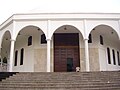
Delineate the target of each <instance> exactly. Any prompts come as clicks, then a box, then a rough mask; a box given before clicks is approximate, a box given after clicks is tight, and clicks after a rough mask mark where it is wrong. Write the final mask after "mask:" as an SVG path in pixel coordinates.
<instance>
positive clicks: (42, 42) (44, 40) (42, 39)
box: [41, 34, 47, 44]
mask: <svg viewBox="0 0 120 90" xmlns="http://www.w3.org/2000/svg"><path fill="white" fill-rule="evenodd" d="M46 43H47V41H46V37H45V34H42V35H41V44H46Z"/></svg>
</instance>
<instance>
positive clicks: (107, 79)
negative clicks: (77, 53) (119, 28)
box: [0, 71, 120, 90]
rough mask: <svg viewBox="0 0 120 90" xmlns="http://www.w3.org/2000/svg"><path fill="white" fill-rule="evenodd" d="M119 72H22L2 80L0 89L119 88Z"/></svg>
mask: <svg viewBox="0 0 120 90" xmlns="http://www.w3.org/2000/svg"><path fill="white" fill-rule="evenodd" d="M119 76H120V72H118V71H114V72H111V71H108V72H79V73H78V72H68V73H66V72H63V73H61V72H55V73H52V72H50V73H44V72H29V73H27V72H22V73H17V74H16V75H13V76H11V77H10V78H7V79H6V80H2V82H0V90H68V89H69V90H120V77H119Z"/></svg>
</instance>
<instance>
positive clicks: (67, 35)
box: [52, 25, 83, 72]
mask: <svg viewBox="0 0 120 90" xmlns="http://www.w3.org/2000/svg"><path fill="white" fill-rule="evenodd" d="M52 39H53V48H54V51H53V52H54V58H53V59H54V60H53V62H54V71H55V72H67V71H68V72H69V71H75V69H76V67H80V65H81V63H80V51H81V49H80V48H81V47H82V44H83V37H82V34H81V32H80V31H79V30H78V29H77V28H76V27H74V26H71V25H63V26H61V27H59V28H57V29H56V31H55V32H54V34H53V37H52ZM81 67H82V65H81Z"/></svg>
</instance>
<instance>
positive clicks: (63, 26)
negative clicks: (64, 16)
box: [50, 24, 84, 38]
mask: <svg viewBox="0 0 120 90" xmlns="http://www.w3.org/2000/svg"><path fill="white" fill-rule="evenodd" d="M67 27H68V28H69V27H72V28H74V29H75V31H76V30H77V31H79V32H80V33H81V35H82V37H84V34H83V33H82V32H81V31H80V30H79V28H78V27H75V26H73V25H70V24H65V25H60V26H59V27H56V28H55V30H53V32H52V33H51V35H50V38H52V36H53V34H54V33H55V32H56V31H58V30H59V29H60V28H63V29H65V28H66V29H67ZM68 32H69V31H68ZM63 33H64V32H63ZM72 33H73V32H72Z"/></svg>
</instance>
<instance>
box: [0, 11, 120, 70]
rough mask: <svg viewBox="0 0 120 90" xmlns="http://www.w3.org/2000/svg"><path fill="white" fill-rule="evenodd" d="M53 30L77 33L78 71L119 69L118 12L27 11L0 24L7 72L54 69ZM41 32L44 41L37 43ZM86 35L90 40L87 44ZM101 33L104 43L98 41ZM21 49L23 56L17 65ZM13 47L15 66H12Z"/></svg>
mask: <svg viewBox="0 0 120 90" xmlns="http://www.w3.org/2000/svg"><path fill="white" fill-rule="evenodd" d="M64 28H67V29H68V30H64ZM54 33H78V34H79V52H80V55H79V56H80V68H81V71H113V70H120V65H119V60H118V54H117V52H119V53H120V47H119V46H120V41H119V39H120V14H119V13H114V14H112V13H36V14H35V13H34V14H33V13H28V14H15V15H13V16H11V17H10V18H9V19H8V20H6V21H5V22H4V23H3V24H1V25H0V48H1V51H0V55H1V58H2V59H3V58H4V57H6V58H7V61H8V62H7V63H8V71H10V72H11V71H17V72H24V71H27V72H54V39H53V34H54ZM42 34H45V36H46V40H47V44H41V43H40V42H41V41H40V40H41V39H40V36H41V35H42ZM89 34H91V35H92V43H88V39H89V38H88V37H89ZM100 35H101V36H102V37H103V43H104V44H103V45H101V44H100ZM29 36H32V45H31V46H28V45H27V44H28V37H29ZM108 47H109V49H110V61H111V63H110V64H109V63H108V53H107V48H108ZM22 48H24V59H23V65H20V57H21V56H20V55H21V54H20V52H21V49H22ZM16 50H17V51H18V55H17V66H15V65H14V63H15V51H16ZM112 50H114V53H115V64H114V62H113V61H114V60H113V52H112ZM119 58H120V57H119Z"/></svg>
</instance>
